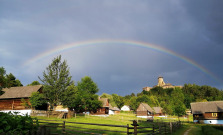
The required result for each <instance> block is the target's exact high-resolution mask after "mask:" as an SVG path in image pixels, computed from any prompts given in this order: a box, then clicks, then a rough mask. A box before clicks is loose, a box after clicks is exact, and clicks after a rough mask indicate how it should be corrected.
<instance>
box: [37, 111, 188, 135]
mask: <svg viewBox="0 0 223 135" xmlns="http://www.w3.org/2000/svg"><path fill="white" fill-rule="evenodd" d="M37 118H38V119H40V120H39V121H40V122H44V121H47V120H53V121H50V122H51V123H58V124H57V125H60V126H62V121H66V129H73V130H77V131H81V132H82V131H84V132H87V133H89V132H94V133H99V134H111V135H112V134H121V133H115V132H108V131H97V130H94V129H100V130H113V131H123V132H125V133H123V134H126V132H127V128H126V127H125V128H122V127H107V126H96V125H83V124H73V123H69V122H81V123H97V124H111V125H123V126H127V124H128V125H129V126H130V127H132V126H131V124H132V123H133V120H136V121H138V124H139V127H148V126H151V125H152V123H150V122H146V119H143V118H137V117H136V116H135V114H133V113H120V114H116V115H110V116H108V117H98V116H91V115H86V116H84V115H77V116H76V118H75V117H73V118H71V119H58V118H47V117H37ZM180 120H181V121H187V119H185V118H180ZM170 121H172V122H173V121H178V118H177V117H174V116H171V117H168V118H160V117H154V122H170ZM59 123H60V124H59ZM40 125H46V123H40ZM47 125H52V124H47ZM69 126H72V127H69ZM186 128H187V127H183V128H181V129H186ZM151 129H152V128H147V129H145V130H151ZM51 130H52V132H56V133H61V132H62V128H61V127H58V128H51ZM143 130H144V129H143ZM130 132H133V130H130ZM182 132H184V131H182ZM78 134H80V133H78Z"/></svg>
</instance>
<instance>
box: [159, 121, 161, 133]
mask: <svg viewBox="0 0 223 135" xmlns="http://www.w3.org/2000/svg"><path fill="white" fill-rule="evenodd" d="M161 128H162V125H161V123H159V134H160V135H161V134H162V129H161Z"/></svg>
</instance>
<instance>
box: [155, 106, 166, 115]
mask: <svg viewBox="0 0 223 135" xmlns="http://www.w3.org/2000/svg"><path fill="white" fill-rule="evenodd" d="M153 110H154V111H153V116H163V115H164V114H163V113H162V108H161V107H153Z"/></svg>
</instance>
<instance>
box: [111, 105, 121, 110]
mask: <svg viewBox="0 0 223 135" xmlns="http://www.w3.org/2000/svg"><path fill="white" fill-rule="evenodd" d="M109 110H113V111H120V109H119V108H118V107H113V106H111V104H109Z"/></svg>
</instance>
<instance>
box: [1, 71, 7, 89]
mask: <svg viewBox="0 0 223 135" xmlns="http://www.w3.org/2000/svg"><path fill="white" fill-rule="evenodd" d="M5 74H6V71H5V68H4V67H0V87H1V88H4V86H5Z"/></svg>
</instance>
